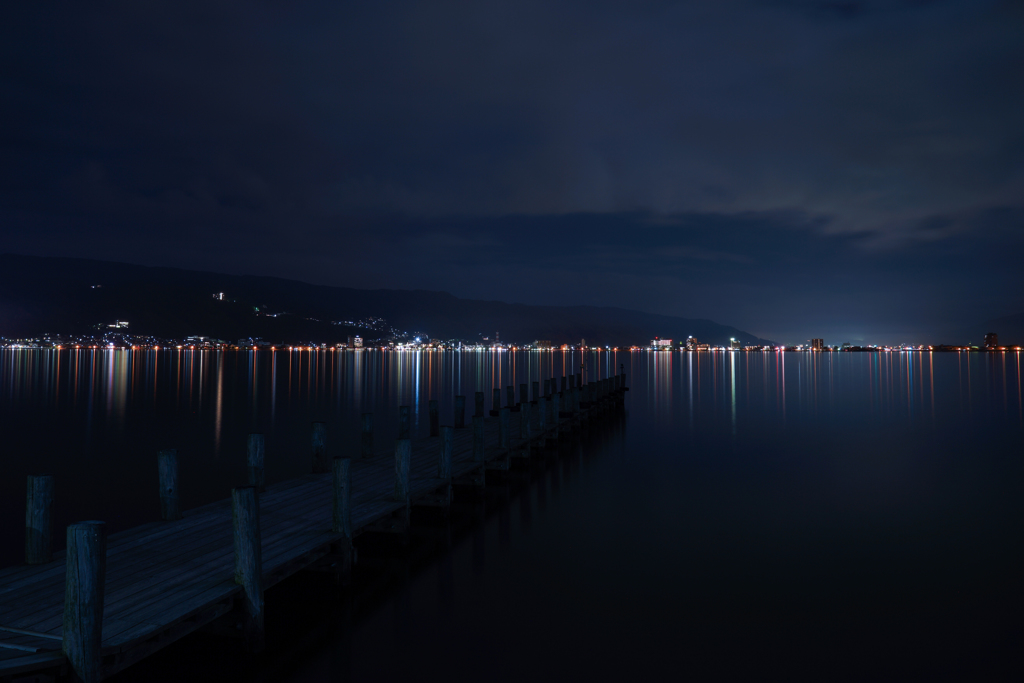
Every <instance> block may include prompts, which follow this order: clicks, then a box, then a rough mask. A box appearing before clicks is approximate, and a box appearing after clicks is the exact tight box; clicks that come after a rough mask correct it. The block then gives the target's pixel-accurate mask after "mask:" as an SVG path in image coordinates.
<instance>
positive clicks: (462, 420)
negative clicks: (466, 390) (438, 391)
mask: <svg viewBox="0 0 1024 683" xmlns="http://www.w3.org/2000/svg"><path fill="white" fill-rule="evenodd" d="M465 426H466V397H465V396H456V397H455V429H463V428H464V427H465Z"/></svg>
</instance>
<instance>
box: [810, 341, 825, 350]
mask: <svg viewBox="0 0 1024 683" xmlns="http://www.w3.org/2000/svg"><path fill="white" fill-rule="evenodd" d="M824 350H825V340H824V339H812V340H811V351H824Z"/></svg>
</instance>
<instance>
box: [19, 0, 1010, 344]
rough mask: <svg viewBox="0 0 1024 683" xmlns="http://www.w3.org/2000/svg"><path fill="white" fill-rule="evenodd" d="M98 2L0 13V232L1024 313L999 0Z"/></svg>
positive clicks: (243, 267) (154, 260)
mask: <svg viewBox="0 0 1024 683" xmlns="http://www.w3.org/2000/svg"><path fill="white" fill-rule="evenodd" d="M92 4H93V3H89V5H90V6H89V7H86V6H85V5H86V4H85V3H74V4H72V3H60V4H57V3H49V2H28V3H15V4H13V5H12V6H10V7H8V9H7V11H6V13H5V18H4V21H3V22H2V25H0V55H2V56H0V62H2V66H0V88H2V92H3V107H2V108H0V124H2V125H0V140H2V142H0V229H2V231H3V232H2V236H3V242H2V248H0V251H8V252H14V253H23V254H34V255H54V256H82V257H89V258H99V259H108V260H117V261H125V262H130V263H139V264H145V265H161V266H175V267H183V268H194V269H201V270H212V271H220V272H227V273H248V274H260V275H275V276H281V277H288V278H295V279H301V280H305V281H308V282H313V283H318V284H331V285H343V286H354V287H367V288H377V287H386V288H400V289H433V290H445V291H449V292H452V293H453V294H455V295H457V296H461V297H468V298H478V299H499V300H504V301H510V302H523V303H555V304H595V305H615V306H624V307H628V308H636V309H641V310H646V311H651V312H656V313H667V314H672V315H680V316H684V317H696V318H711V319H713V320H716V321H718V322H721V323H724V324H729V325H734V326H736V327H739V328H741V329H743V330H746V331H748V332H751V333H754V334H756V335H758V336H761V337H765V338H770V339H774V340H777V341H781V342H789V343H800V342H803V341H804V340H806V339H807V338H809V337H812V336H814V337H823V338H825V341H826V343H835V344H838V343H841V342H846V341H848V342H852V343H859V342H863V343H892V342H911V343H917V342H966V341H974V342H975V343H977V342H980V341H981V336H982V334H983V333H984V332H986V331H988V330H985V329H977V328H978V327H979V326H980V325H981V324H983V323H984V322H985V321H986V320H989V319H991V318H996V317H1000V316H1006V315H1011V314H1018V313H1021V312H1024V294H1022V289H1021V287H1020V283H1021V277H1020V275H1021V273H1022V272H1024V268H1022V267H1021V265H1020V263H1021V260H1022V259H1021V256H1022V254H1024V230H1022V227H1024V3H1022V2H1020V1H1019V0H1005V1H985V0H968V1H963V2H959V1H953V0H948V1H942V0H932V1H929V0H902V1H900V0H888V1H882V0H877V1H864V2H857V1H845V2H844V1H825V0H762V1H759V2H755V1H753V0H746V1H744V0H714V1H713V2H711V1H704V0H692V1H677V2H654V1H651V2H644V1H641V0H636V1H633V2H603V1H600V0H585V1H580V2H559V1H553V0H544V1H543V2H533V1H532V0H515V1H511V2H481V1H467V2H446V1H444V0H429V1H424V2H392V1H389V0H379V1H377V2H343V1H337V0H333V1H330V2H292V3H281V2H244V3H243V2H221V1H220V0H203V2H196V3H191V2H181V1H180V0H176V1H175V2H166V3H165V2H138V1H134V2H125V3H97V4H98V5H101V8H100V9H97V8H95V7H92V6H91V5H92ZM960 330H968V331H975V332H976V335H975V337H976V338H974V339H965V338H962V337H959V336H958V337H953V336H951V335H952V334H953V331H960ZM652 333H656V331H654V330H652ZM943 335H947V336H943Z"/></svg>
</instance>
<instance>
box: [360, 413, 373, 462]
mask: <svg viewBox="0 0 1024 683" xmlns="http://www.w3.org/2000/svg"><path fill="white" fill-rule="evenodd" d="M361 433H362V449H361V452H362V456H363V457H364V458H372V457H373V413H363V416H362V431H361Z"/></svg>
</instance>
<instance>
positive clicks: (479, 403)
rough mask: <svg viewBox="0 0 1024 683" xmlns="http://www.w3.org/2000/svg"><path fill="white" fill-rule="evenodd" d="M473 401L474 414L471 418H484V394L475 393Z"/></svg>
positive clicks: (480, 392)
mask: <svg viewBox="0 0 1024 683" xmlns="http://www.w3.org/2000/svg"><path fill="white" fill-rule="evenodd" d="M473 399H474V400H475V401H476V412H475V413H473V417H483V416H484V392H482V391H478V392H476V394H475V395H474V396H473Z"/></svg>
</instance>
